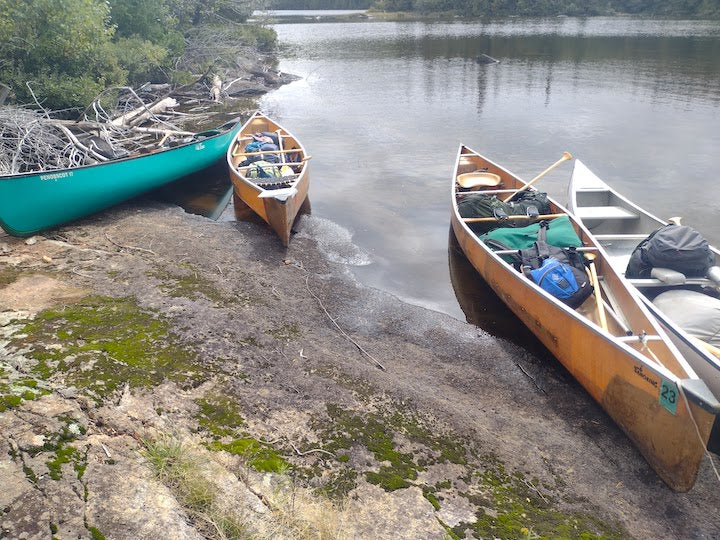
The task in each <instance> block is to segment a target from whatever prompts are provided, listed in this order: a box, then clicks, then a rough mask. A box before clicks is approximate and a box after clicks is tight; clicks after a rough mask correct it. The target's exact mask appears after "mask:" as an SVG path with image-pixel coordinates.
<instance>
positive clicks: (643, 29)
mask: <svg viewBox="0 0 720 540" xmlns="http://www.w3.org/2000/svg"><path fill="white" fill-rule="evenodd" d="M274 28H275V30H276V31H277V32H278V37H279V41H280V43H281V46H282V53H281V61H280V68H281V69H282V70H284V71H287V72H291V73H295V74H297V75H300V76H302V80H299V81H297V82H294V83H292V84H290V85H287V86H285V87H283V88H281V89H279V90H277V91H275V92H273V93H271V94H269V95H268V96H266V97H265V98H264V99H263V101H262V109H263V110H264V111H265V112H266V113H268V114H270V115H272V116H273V117H275V118H276V119H277V120H278V121H279V122H280V123H282V124H283V125H284V126H285V127H287V128H288V129H289V130H290V131H292V132H293V133H294V134H295V135H297V136H298V137H299V138H300V139H301V140H302V141H303V143H304V144H305V146H306V148H307V149H308V151H309V153H310V154H312V155H313V161H312V181H311V184H312V185H311V189H310V197H311V200H312V206H313V213H312V215H311V216H306V217H304V218H303V219H302V221H301V222H300V224H299V226H298V228H299V229H300V230H301V232H300V234H307V235H312V236H313V237H315V238H317V239H318V241H319V242H320V245H321V246H322V247H323V248H324V249H325V250H326V251H327V252H328V253H329V254H330V256H331V257H334V258H335V259H336V260H340V261H344V262H346V263H347V264H348V265H349V267H350V268H351V269H352V272H353V273H354V275H355V276H356V277H357V279H358V280H360V281H361V282H363V283H365V284H367V285H370V286H374V287H377V288H379V289H383V290H386V291H389V292H391V293H393V294H395V295H397V296H399V297H401V298H403V299H404V300H406V301H409V302H412V303H415V304H419V305H423V306H427V307H429V308H432V309H436V310H440V311H443V312H446V313H449V314H452V315H454V316H457V317H459V318H464V315H463V312H462V311H461V309H460V306H459V303H458V301H457V300H456V297H455V293H454V290H453V287H452V285H451V281H450V275H449V270H448V266H449V265H448V223H449V215H450V180H451V176H452V169H453V165H454V159H455V154H456V152H457V148H458V145H459V144H460V143H461V142H462V143H464V144H467V145H468V146H470V147H472V148H474V149H476V150H478V151H479V152H481V153H483V154H485V155H486V156H488V157H490V158H491V159H493V160H495V161H497V162H499V163H500V164H502V165H504V166H506V167H507V168H509V169H510V170H512V171H513V172H515V173H517V174H519V175H520V176H521V177H523V178H525V179H526V180H529V179H531V178H533V177H534V176H535V175H536V174H537V173H539V172H540V171H542V170H543V169H545V168H546V167H547V166H548V165H550V164H551V163H553V162H555V161H556V160H557V159H558V158H559V157H560V155H561V154H562V152H563V151H564V150H567V151H569V152H571V153H572V154H573V155H574V156H576V157H578V158H580V159H582V160H583V161H584V162H585V163H586V164H587V165H588V166H589V167H590V168H591V169H593V170H594V171H595V172H596V173H597V174H598V175H599V176H601V177H602V178H604V179H605V180H606V181H608V182H609V183H610V184H611V185H612V186H614V187H615V188H616V189H618V190H619V191H620V192H621V193H624V194H626V195H627V196H629V197H630V198H631V199H633V200H635V201H636V202H639V203H640V204H641V205H643V206H645V207H646V208H648V209H650V210H651V211H653V212H655V213H657V214H658V215H660V216H665V217H669V216H671V215H682V216H685V222H686V223H687V224H689V225H693V226H696V227H698V228H701V229H702V230H703V232H704V234H705V235H706V236H707V237H708V238H709V239H710V240H711V241H712V242H713V243H715V244H720V227H719V226H718V219H717V215H718V210H719V209H720V182H718V179H719V178H720V158H718V149H719V148H720V122H719V120H720V24H718V23H717V22H703V21H699V22H698V21H651V20H638V19H626V18H620V19H612V18H592V19H573V18H558V19H534V20H523V19H507V20H495V21H490V22H479V21H478V22H461V21H457V22H435V23H419V22H402V23H392V22H358V23H322V22H320V23H308V24H278V25H276V26H275V27H274ZM482 53H484V54H488V55H490V56H492V57H494V58H496V59H498V60H499V61H500V62H499V63H497V64H492V65H486V64H482V63H479V62H478V61H477V58H478V56H479V55H480V54H482ZM570 171H571V165H563V166H562V167H560V168H559V169H557V170H556V172H553V173H552V174H551V175H549V176H548V177H546V178H544V179H543V180H541V182H540V183H539V184H538V185H539V187H541V188H542V189H545V190H547V191H548V192H549V193H550V194H551V195H552V196H553V197H555V198H556V199H558V200H559V201H560V202H562V203H565V202H566V200H567V197H566V185H567V181H568V179H569V175H570Z"/></svg>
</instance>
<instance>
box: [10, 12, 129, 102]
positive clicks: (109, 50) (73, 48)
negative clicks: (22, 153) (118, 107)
mask: <svg viewBox="0 0 720 540" xmlns="http://www.w3.org/2000/svg"><path fill="white" fill-rule="evenodd" d="M0 13H2V14H3V15H2V17H1V18H0V29H2V32H0V77H2V78H3V79H4V80H7V81H9V82H10V84H11V85H12V87H13V89H14V90H15V93H16V95H17V96H18V98H19V99H20V100H24V101H29V100H30V99H31V97H32V96H31V94H30V91H29V89H28V88H27V86H26V85H25V82H26V81H32V88H33V91H34V92H35V93H36V94H37V95H38V96H39V97H41V98H42V99H45V100H46V103H47V104H49V105H51V106H54V107H71V106H78V105H82V104H84V103H86V102H87V98H88V96H92V95H94V94H96V93H97V92H98V91H99V90H102V89H103V88H105V86H106V85H112V84H119V83H122V82H123V81H124V79H125V71H124V70H123V69H122V68H121V67H120V65H119V63H118V61H117V58H116V57H115V56H114V54H113V47H112V46H111V40H112V37H113V28H112V26H111V25H110V24H109V22H110V21H109V8H108V5H107V4H106V3H104V2H101V1H100V0H14V1H13V0H0Z"/></svg>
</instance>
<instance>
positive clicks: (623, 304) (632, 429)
mask: <svg viewBox="0 0 720 540" xmlns="http://www.w3.org/2000/svg"><path fill="white" fill-rule="evenodd" d="M483 169H487V171H488V172H491V173H495V174H497V175H499V176H500V177H501V180H502V182H501V184H500V185H499V186H496V187H492V188H486V189H483V190H482V191H483V192H484V193H486V194H488V195H491V194H496V195H498V196H499V197H504V196H507V195H509V194H512V193H513V192H514V191H515V190H518V189H520V188H521V187H523V186H525V185H526V184H525V182H523V180H521V179H520V178H518V177H517V176H515V175H514V174H512V173H511V172H509V171H508V170H506V169H504V168H502V167H500V166H499V165H497V164H495V163H493V162H492V161H490V160H488V159H486V158H485V157H483V156H481V155H480V154H478V153H477V152H475V151H473V150H471V149H469V148H467V147H465V146H460V150H459V152H458V156H457V161H456V164H455V170H454V173H453V178H452V189H451V197H452V212H451V221H452V226H453V230H454V232H455V236H456V237H457V240H458V242H459V244H460V246H461V248H462V250H463V251H464V253H465V255H466V256H467V258H468V260H469V261H470V262H471V264H472V265H473V266H474V267H475V269H476V270H477V271H478V272H479V273H480V275H481V276H482V277H483V278H484V279H485V281H487V283H488V284H489V285H490V287H492V289H493V290H494V291H495V292H496V293H497V295H498V296H499V297H500V298H501V299H502V300H503V302H505V304H507V306H508V307H509V308H510V309H511V310H512V311H513V312H514V313H515V315H517V316H518V318H519V319H520V320H521V321H522V322H523V323H524V324H525V325H526V326H527V327H528V328H529V329H530V330H531V331H532V332H533V333H534V334H535V335H536V336H537V337H538V338H539V339H540V341H541V342H542V343H543V344H544V345H545V346H546V347H547V348H548V349H549V351H550V352H551V353H552V354H554V356H555V357H556V358H558V360H560V362H562V363H563V365H564V366H565V367H566V368H567V369H568V370H569V371H570V373H572V374H573V376H574V377H575V378H576V379H577V380H578V381H579V382H580V384H582V386H583V387H584V388H585V389H586V390H587V392H588V393H589V394H590V395H591V396H592V397H593V398H594V399H595V400H596V401H597V402H598V403H599V404H600V405H601V406H602V407H603V408H604V409H605V410H606V411H607V413H608V414H609V415H610V416H611V417H612V418H613V420H615V422H616V423H617V424H618V425H619V426H620V427H621V428H622V430H623V431H624V432H625V433H626V434H627V436H628V437H629V438H630V439H631V440H632V441H633V443H634V444H635V445H636V446H637V448H638V449H639V451H640V452H641V454H642V455H643V456H644V457H645V459H646V460H647V461H648V463H649V464H650V466H651V467H652V468H653V469H654V470H655V471H656V472H657V474H658V476H660V478H662V479H663V480H664V481H665V482H666V483H667V484H668V486H670V487H671V488H672V489H674V490H676V491H687V490H689V489H690V488H691V487H692V486H693V484H694V482H695V478H696V476H697V472H698V469H699V466H700V463H701V461H702V459H703V456H704V454H705V446H706V444H707V440H708V437H709V435H710V430H711V427H712V423H713V419H714V415H715V414H717V412H718V411H720V403H719V402H718V401H717V400H716V399H715V397H714V396H713V395H712V393H711V392H710V390H709V389H708V388H707V386H706V385H705V383H704V382H703V381H702V380H701V379H699V378H698V376H697V375H696V374H695V372H694V371H693V370H692V368H691V367H690V366H689V365H688V364H687V362H686V361H685V360H684V359H683V358H682V356H681V355H680V353H679V352H678V350H677V349H676V348H675V346H674V345H673V344H672V343H671V342H670V340H669V339H668V337H667V336H666V334H665V332H663V330H662V328H660V326H659V325H658V324H657V322H656V321H655V319H654V318H653V317H652V316H651V315H650V313H649V312H648V311H647V309H646V308H645V306H644V305H643V304H642V302H641V301H640V300H638V299H637V297H636V296H635V295H634V294H633V293H632V291H631V289H630V288H629V287H628V285H627V284H626V282H625V281H624V280H623V279H622V278H621V277H620V276H619V275H618V273H617V272H615V271H614V269H613V268H612V266H611V265H610V264H609V263H608V261H607V259H606V256H605V252H604V250H603V249H602V247H600V246H599V245H598V244H596V243H595V241H594V240H593V238H592V236H591V235H590V233H589V232H588V231H587V230H586V229H585V228H584V227H583V226H582V225H581V224H579V223H578V222H577V221H576V220H575V219H574V218H573V216H572V215H569V216H568V217H569V219H570V222H571V223H572V224H573V227H574V229H575V231H576V233H577V234H578V236H579V238H580V239H581V241H582V243H583V246H584V247H583V248H582V249H583V250H585V251H587V252H591V253H593V254H595V256H596V259H595V262H594V264H595V267H596V270H597V274H598V276H599V280H600V287H599V288H600V290H601V291H602V299H603V301H604V304H605V306H606V307H605V309H606V312H607V328H603V327H602V326H601V325H600V323H599V320H600V319H599V316H598V310H597V309H596V299H595V296H594V295H591V296H590V298H588V299H587V301H586V302H585V303H584V304H583V305H581V306H580V307H579V308H577V309H572V308H570V307H568V306H567V305H565V304H563V303H562V302H560V301H559V300H557V299H556V298H555V297H553V296H551V295H550V294H548V293H546V292H545V291H544V290H543V289H541V288H540V287H538V286H537V285H536V284H535V283H533V282H531V281H530V280H529V279H528V278H526V277H525V276H524V275H523V274H522V273H520V272H518V271H517V270H515V268H514V267H513V266H512V265H511V264H509V263H507V262H505V260H504V259H503V258H502V257H500V256H499V255H498V254H497V253H496V252H494V251H492V250H491V249H490V248H489V247H488V246H486V245H485V244H484V243H483V242H482V241H481V240H480V239H479V237H478V236H477V235H476V234H475V233H474V232H473V231H472V230H471V228H470V226H469V223H468V222H467V221H466V218H463V217H461V216H460V213H459V210H458V198H462V197H463V196H465V195H464V194H463V193H462V190H461V188H459V187H458V184H457V181H456V179H457V177H458V176H459V175H461V174H463V173H468V172H472V171H476V170H483ZM550 203H551V205H550V206H551V210H550V212H551V214H552V215H556V214H560V215H567V214H568V212H567V210H565V209H564V208H563V207H562V206H560V205H559V204H558V203H556V202H555V201H553V200H552V199H551V200H550ZM541 217H542V216H541Z"/></svg>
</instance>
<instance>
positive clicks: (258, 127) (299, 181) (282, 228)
mask: <svg viewBox="0 0 720 540" xmlns="http://www.w3.org/2000/svg"><path fill="white" fill-rule="evenodd" d="M257 132H273V133H275V132H280V133H281V135H283V136H285V137H286V138H285V139H283V140H284V141H285V142H286V144H287V145H288V147H289V146H291V145H292V146H296V147H297V148H298V152H297V153H298V154H300V155H301V156H302V157H306V153H305V149H304V148H303V147H302V145H301V144H300V143H299V141H297V139H295V138H294V137H293V136H292V135H291V134H290V133H289V132H288V131H286V130H285V129H284V128H282V127H281V126H280V125H278V124H277V123H275V122H274V121H272V120H271V119H269V118H268V117H266V116H264V115H263V114H261V113H259V112H257V113H255V114H254V115H253V116H252V117H250V119H249V120H248V121H247V122H246V123H245V124H244V125H243V127H242V128H241V130H240V132H239V133H238V135H237V138H236V140H235V141H234V142H233V144H231V145H230V148H228V152H227V160H228V168H229V172H230V179H231V180H232V183H233V187H234V190H235V195H236V196H237V197H238V198H240V199H241V200H242V201H243V202H244V203H245V204H246V205H247V206H249V207H250V208H251V209H252V210H253V211H254V212H255V213H256V214H257V215H258V216H260V217H261V218H262V219H263V220H264V221H265V222H266V223H267V224H268V225H270V227H271V228H272V229H273V230H274V231H275V232H276V233H277V235H278V236H279V237H280V241H281V242H282V243H283V245H284V246H287V245H288V244H289V243H290V232H291V230H292V226H293V223H294V222H295V218H296V217H297V215H298V212H299V211H300V207H301V206H302V204H303V202H304V201H305V199H306V198H307V195H308V190H309V188H310V173H309V171H308V167H307V161H305V162H304V163H303V165H302V170H301V172H300V173H299V174H298V176H297V178H296V179H295V180H294V181H293V186H294V187H295V189H296V190H297V191H296V192H295V193H294V194H293V195H292V196H290V197H287V198H284V199H279V198H275V197H261V196H260V195H261V194H263V193H265V192H266V190H265V189H263V188H262V187H259V186H258V185H256V183H255V182H254V180H256V179H251V178H247V177H246V176H245V175H244V174H243V172H242V171H241V170H238V165H239V163H240V162H241V161H242V159H243V158H244V155H243V154H242V152H241V151H239V150H238V149H239V148H241V147H243V146H244V145H245V142H246V140H243V138H247V137H249V136H251V135H252V134H253V133H257Z"/></svg>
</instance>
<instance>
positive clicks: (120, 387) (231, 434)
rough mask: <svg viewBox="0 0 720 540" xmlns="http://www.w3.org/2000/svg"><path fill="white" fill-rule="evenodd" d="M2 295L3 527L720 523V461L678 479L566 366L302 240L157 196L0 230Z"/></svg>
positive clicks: (698, 531)
mask: <svg viewBox="0 0 720 540" xmlns="http://www.w3.org/2000/svg"><path fill="white" fill-rule="evenodd" d="M302 219H311V218H309V217H303V218H302ZM0 306H1V308H0V433H2V437H0V477H2V479H3V482H2V484H3V489H2V490H0V508H1V509H2V511H1V512H0V538H51V537H56V538H155V537H160V536H167V535H168V533H169V534H170V536H171V537H173V538H205V537H211V538H270V537H272V538H408V539H410V538H413V539H415V538H456V537H460V538H462V537H466V538H470V537H472V535H475V537H478V538H480V537H482V538H488V537H498V538H516V537H529V538H533V537H535V538H537V537H557V536H562V537H568V538H577V537H580V536H581V535H582V534H584V535H585V536H582V537H583V538H591V537H605V538H630V537H636V538H643V537H649V536H650V535H663V536H665V537H677V538H680V537H682V538H712V537H717V536H718V533H719V532H720V517H719V516H718V515H717V512H716V510H717V508H718V503H720V495H719V492H718V489H717V479H716V478H715V476H714V473H713V471H712V469H711V467H710V464H709V462H707V461H706V462H705V463H704V464H703V467H702V468H701V472H700V476H699V478H698V482H697V484H696V486H695V487H694V488H693V490H692V491H691V492H689V493H687V494H676V493H673V492H671V491H670V490H669V489H668V488H667V487H665V486H664V484H663V483H662V482H661V481H660V480H659V479H658V478H657V477H656V476H655V475H654V473H653V472H652V470H651V469H650V468H649V466H648V465H647V464H646V463H645V462H644V461H643V459H642V458H641V456H640V455H639V454H638V452H637V451H636V450H635V449H634V447H633V446H632V444H631V443H630V442H629V441H628V440H627V438H626V437H625V436H624V435H623V434H622V433H621V432H620V431H619V430H618V429H617V428H616V426H615V425H614V424H613V423H612V421H611V420H609V419H608V418H607V416H606V415H605V414H604V413H603V412H602V410H601V409H600V408H599V407H598V406H597V405H596V404H594V403H593V402H592V400H591V399H590V398H589V397H588V396H587V395H586V394H585V393H584V392H583V390H582V389H581V388H580V387H579V386H578V385H577V384H576V383H575V382H574V381H573V380H572V378H571V377H570V376H569V375H568V374H567V373H566V372H564V370H563V369H562V368H560V367H559V366H558V365H557V364H548V363H546V362H541V361H540V360H538V359H537V358H535V357H533V356H532V355H530V354H529V353H527V352H526V351H524V350H522V349H520V348H519V347H517V346H515V345H513V344H510V343H508V342H506V341H504V340H501V339H496V338H493V337H491V336H489V335H487V334H485V333H484V332H482V331H480V330H478V329H477V328H476V327H473V326H471V325H468V324H464V323H461V322H459V321H456V320H454V319H452V318H450V317H447V316H445V315H442V314H439V313H435V312H431V311H427V310H424V309H422V308H418V307H414V306H410V305H407V304H404V303H402V302H401V301H399V300H398V299H396V298H394V297H392V296H390V295H388V294H385V293H382V292H380V291H377V290H373V289H369V288H366V287H363V286H361V285H359V284H358V283H357V282H355V281H354V280H353V279H352V277H351V275H350V274H349V273H348V272H347V269H346V268H345V267H344V266H343V265H341V264H337V263H333V262H331V261H329V260H327V259H326V258H325V257H324V256H323V253H322V252H321V251H320V250H319V249H318V246H317V245H316V243H315V241H314V240H313V239H312V238H310V237H308V236H306V235H298V236H296V237H295V238H294V239H293V241H292V243H291V246H290V248H289V249H288V250H287V251H285V250H284V249H282V246H281V245H280V243H279V242H278V241H277V239H276V238H275V237H274V236H273V234H272V233H271V231H269V230H268V229H267V228H266V227H265V226H264V225H263V224H256V223H248V222H239V221H238V222H228V221H224V222H222V221H221V222H214V221H211V220H208V219H205V218H202V217H199V216H195V215H191V214H186V213H185V212H183V211H182V210H180V209H179V208H177V207H173V206H170V205H164V204H159V203H156V202H151V201H147V200H138V201H134V202H132V203H130V204H127V205H124V206H122V207H119V208H115V209H112V210H109V211H107V212H103V213H101V214H98V215H96V216H93V217H90V218H88V219H85V220H83V221H80V222H77V223H74V224H71V225H68V226H66V227H63V228H61V229H59V230H56V231H52V232H48V233H46V234H43V235H40V236H36V237H34V238H32V239H17V238H13V237H10V236H7V235H4V236H0ZM361 349H362V350H361ZM378 363H380V364H382V366H383V367H384V369H380V368H379V367H378V365H377V364H378ZM290 501H292V503H291V502H290Z"/></svg>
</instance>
